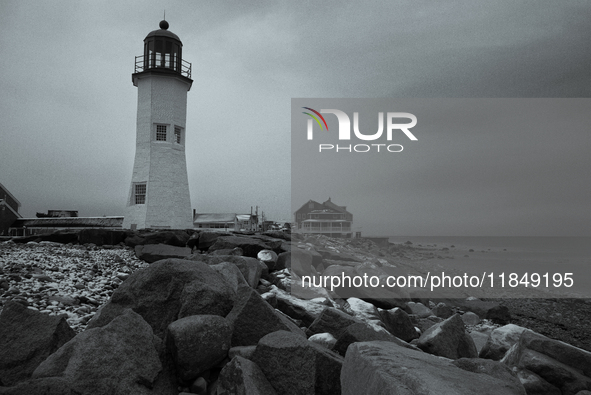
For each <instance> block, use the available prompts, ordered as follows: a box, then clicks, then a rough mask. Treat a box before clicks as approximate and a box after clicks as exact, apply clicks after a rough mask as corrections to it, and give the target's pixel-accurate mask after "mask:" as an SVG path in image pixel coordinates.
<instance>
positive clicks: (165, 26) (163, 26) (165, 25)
mask: <svg viewBox="0 0 591 395" xmlns="http://www.w3.org/2000/svg"><path fill="white" fill-rule="evenodd" d="M160 29H162V30H167V29H168V22H166V20H164V19H163V20H161V21H160Z"/></svg>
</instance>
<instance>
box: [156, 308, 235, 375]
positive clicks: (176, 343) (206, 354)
mask: <svg viewBox="0 0 591 395" xmlns="http://www.w3.org/2000/svg"><path fill="white" fill-rule="evenodd" d="M231 340H232V328H231V327H230V325H229V323H228V321H227V320H226V319H225V318H223V317H220V316H217V315H192V316H189V317H185V318H181V319H180V320H177V321H174V322H173V323H171V324H170V325H169V326H168V332H167V335H166V344H167V347H168V349H169V350H170V353H171V355H172V358H173V360H174V362H175V364H176V367H177V372H178V374H179V377H180V379H181V380H183V381H184V382H189V381H193V380H195V379H196V378H197V377H199V375H200V374H201V373H203V372H205V371H207V370H208V369H210V368H211V367H213V366H215V365H216V364H218V363H219V362H221V361H222V360H223V359H224V358H226V356H227V355H228V350H230V342H231Z"/></svg>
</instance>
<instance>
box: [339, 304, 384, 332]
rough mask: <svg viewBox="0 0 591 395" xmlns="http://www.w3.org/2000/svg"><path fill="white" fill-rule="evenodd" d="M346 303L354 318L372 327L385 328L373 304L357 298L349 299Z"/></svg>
mask: <svg viewBox="0 0 591 395" xmlns="http://www.w3.org/2000/svg"><path fill="white" fill-rule="evenodd" d="M347 302H348V303H349V307H350V308H351V310H352V311H353V315H354V316H355V317H356V318H358V319H360V320H361V321H363V322H366V323H368V324H369V325H371V326H374V327H382V328H385V327H386V326H385V325H384V323H383V322H382V317H380V314H379V313H378V309H377V308H376V307H375V306H374V305H373V304H371V303H368V302H365V301H363V300H361V299H358V298H349V299H347Z"/></svg>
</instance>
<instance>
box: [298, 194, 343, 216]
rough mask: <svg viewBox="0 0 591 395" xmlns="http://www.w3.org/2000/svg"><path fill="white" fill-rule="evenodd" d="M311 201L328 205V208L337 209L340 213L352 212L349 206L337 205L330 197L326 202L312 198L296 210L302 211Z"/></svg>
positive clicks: (315, 203) (320, 204)
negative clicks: (319, 201)
mask: <svg viewBox="0 0 591 395" xmlns="http://www.w3.org/2000/svg"><path fill="white" fill-rule="evenodd" d="M310 202H312V203H314V205H319V206H324V207H326V208H329V209H333V210H336V211H338V212H339V213H344V214H351V213H350V212H348V211H347V206H337V205H336V204H334V203H333V202H332V201H331V200H330V198H328V200H327V201H325V202H324V203H318V202H317V201H315V200H312V199H310V200H308V201H307V202H306V203H304V204H303V205H302V207H300V208H299V209H297V210H296V213H297V212H298V211H300V210H301V209H303V208H305V207H306V205H308V204H310Z"/></svg>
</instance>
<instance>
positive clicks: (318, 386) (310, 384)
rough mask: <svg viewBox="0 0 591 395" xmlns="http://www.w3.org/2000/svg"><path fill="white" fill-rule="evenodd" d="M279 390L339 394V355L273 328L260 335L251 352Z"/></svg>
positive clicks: (282, 392)
mask: <svg viewBox="0 0 591 395" xmlns="http://www.w3.org/2000/svg"><path fill="white" fill-rule="evenodd" d="M252 360H253V362H255V363H256V364H257V365H258V366H259V367H260V368H261V370H262V371H263V373H264V374H265V377H267V379H268V380H269V382H270V383H271V385H272V386H273V388H275V390H276V391H277V393H279V394H294V395H297V394H301V395H309V394H340V393H341V392H340V391H341V386H340V375H341V367H342V362H343V358H342V357H341V356H339V355H337V354H336V353H334V352H332V351H330V350H327V349H326V348H324V347H322V346H319V345H317V344H315V343H312V342H310V341H307V340H306V338H305V337H301V336H297V335H295V334H293V333H290V332H285V331H277V332H273V333H270V334H268V335H266V336H265V337H263V338H262V339H261V340H260V341H259V343H258V344H257V348H256V350H255V352H254V354H253V356H252Z"/></svg>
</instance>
